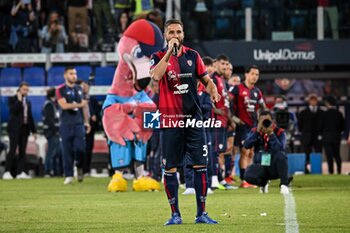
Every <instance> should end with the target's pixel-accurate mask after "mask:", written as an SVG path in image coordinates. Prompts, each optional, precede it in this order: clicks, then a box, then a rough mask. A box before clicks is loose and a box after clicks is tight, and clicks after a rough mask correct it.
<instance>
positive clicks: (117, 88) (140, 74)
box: [109, 37, 150, 96]
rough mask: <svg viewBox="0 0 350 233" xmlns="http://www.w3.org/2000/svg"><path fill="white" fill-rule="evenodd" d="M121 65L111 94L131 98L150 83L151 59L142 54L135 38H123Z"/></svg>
mask: <svg viewBox="0 0 350 233" xmlns="http://www.w3.org/2000/svg"><path fill="white" fill-rule="evenodd" d="M118 54H119V64H118V67H117V70H116V72H115V74H114V79H113V84H112V87H111V89H110V91H109V92H110V93H113V94H116V95H120V96H130V95H133V94H135V92H136V91H141V90H143V89H144V88H145V87H146V86H147V85H148V83H149V81H150V75H149V66H150V65H149V63H150V59H149V58H148V57H146V56H144V55H143V54H142V51H141V47H140V44H139V43H138V41H136V40H135V39H133V38H130V37H122V38H121V40H120V41H119V46H118Z"/></svg>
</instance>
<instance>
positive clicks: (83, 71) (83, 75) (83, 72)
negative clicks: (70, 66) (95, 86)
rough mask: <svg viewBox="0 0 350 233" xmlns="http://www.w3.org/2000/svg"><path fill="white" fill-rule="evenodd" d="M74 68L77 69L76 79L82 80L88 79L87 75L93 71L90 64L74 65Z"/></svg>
mask: <svg viewBox="0 0 350 233" xmlns="http://www.w3.org/2000/svg"><path fill="white" fill-rule="evenodd" d="M74 68H75V69H76V70H77V75H78V79H81V80H84V81H88V80H89V77H90V75H91V73H92V71H93V69H92V68H91V67H90V66H75V67H74Z"/></svg>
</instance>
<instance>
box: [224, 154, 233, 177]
mask: <svg viewBox="0 0 350 233" xmlns="http://www.w3.org/2000/svg"><path fill="white" fill-rule="evenodd" d="M231 163H232V158H231V155H230V154H228V155H225V178H226V177H229V176H231V172H232V170H231Z"/></svg>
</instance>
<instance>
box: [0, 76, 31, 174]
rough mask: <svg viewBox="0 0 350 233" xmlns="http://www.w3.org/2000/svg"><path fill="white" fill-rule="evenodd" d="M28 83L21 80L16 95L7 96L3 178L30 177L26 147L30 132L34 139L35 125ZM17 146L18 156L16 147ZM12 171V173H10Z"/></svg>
mask: <svg viewBox="0 0 350 233" xmlns="http://www.w3.org/2000/svg"><path fill="white" fill-rule="evenodd" d="M28 92H29V84H28V83H26V82H22V83H21V84H20V85H19V88H18V90H17V93H16V95H14V96H11V97H9V99H8V107H9V110H10V116H9V121H8V124H7V132H8V134H9V138H10V150H9V153H8V154H7V156H6V165H5V167H6V168H5V173H4V175H3V177H2V178H3V179H7V180H10V179H13V176H15V175H17V176H16V178H17V179H30V178H31V177H30V176H29V175H28V174H27V171H26V147H27V142H28V137H29V135H30V133H33V136H34V139H35V140H36V127H35V124H34V120H33V115H32V105H31V102H30V101H29V100H28V98H27V95H28ZM17 147H18V157H16V149H17ZM11 173H12V174H11Z"/></svg>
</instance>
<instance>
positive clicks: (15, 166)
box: [5, 125, 29, 176]
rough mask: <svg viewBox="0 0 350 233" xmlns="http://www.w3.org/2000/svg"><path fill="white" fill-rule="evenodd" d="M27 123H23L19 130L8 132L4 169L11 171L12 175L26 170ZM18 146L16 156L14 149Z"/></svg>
mask: <svg viewBox="0 0 350 233" xmlns="http://www.w3.org/2000/svg"><path fill="white" fill-rule="evenodd" d="M28 135H29V130H28V125H23V126H22V128H21V131H19V132H9V139H10V150H9V153H8V154H7V156H6V163H5V171H7V172H11V174H12V175H13V176H15V175H17V174H20V173H21V172H27V170H26V161H27V160H26V148H27V142H28ZM17 147H18V157H17V156H16V150H17Z"/></svg>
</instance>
